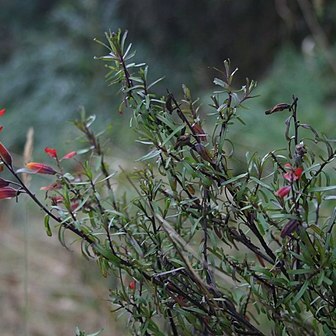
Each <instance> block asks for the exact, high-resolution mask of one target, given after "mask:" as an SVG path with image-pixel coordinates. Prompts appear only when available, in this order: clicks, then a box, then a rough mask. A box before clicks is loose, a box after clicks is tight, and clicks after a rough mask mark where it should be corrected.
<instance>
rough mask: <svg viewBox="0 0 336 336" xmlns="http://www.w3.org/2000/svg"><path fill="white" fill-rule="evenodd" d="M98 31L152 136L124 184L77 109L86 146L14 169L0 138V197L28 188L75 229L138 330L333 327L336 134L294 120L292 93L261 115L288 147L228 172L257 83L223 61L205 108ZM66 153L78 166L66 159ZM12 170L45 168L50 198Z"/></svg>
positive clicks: (120, 38)
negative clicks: (240, 82) (2, 173)
mask: <svg viewBox="0 0 336 336" xmlns="http://www.w3.org/2000/svg"><path fill="white" fill-rule="evenodd" d="M106 39H107V44H104V43H101V42H100V43H101V44H102V45H103V46H104V47H105V48H106V49H107V55H106V56H103V57H100V58H99V59H100V60H101V61H103V62H105V63H106V67H107V69H108V74H107V80H108V82H109V84H114V85H119V86H120V88H121V94H122V97H123V99H122V101H121V104H120V111H121V112H125V114H128V115H129V116H130V118H131V125H132V128H133V129H134V130H135V131H136V132H137V134H138V141H139V142H140V143H142V144H143V145H144V146H146V148H148V150H147V154H146V155H144V156H143V157H141V158H140V159H139V160H138V161H141V162H143V164H142V166H141V168H139V169H138V170H136V171H134V172H133V173H131V174H128V175H127V181H128V183H129V185H130V187H131V189H132V190H133V192H132V191H131V192H129V194H127V195H124V196H121V195H120V193H119V192H118V187H116V186H113V184H112V178H114V177H115V176H116V175H118V173H116V172H110V171H109V167H108V164H107V163H106V160H105V154H104V148H102V145H101V140H100V137H99V136H97V135H96V134H95V133H94V132H93V130H92V125H91V124H92V122H93V121H94V117H93V116H91V117H88V118H87V117H86V116H85V115H84V114H83V115H82V117H81V119H80V120H77V121H75V125H76V127H77V128H78V129H79V131H80V132H82V134H83V135H84V136H85V138H86V140H87V143H88V150H87V153H86V154H85V155H81V152H78V153H77V151H72V152H70V153H68V154H66V155H64V156H61V158H59V156H58V153H57V150H56V149H54V148H50V147H47V148H46V149H45V152H46V159H48V160H50V162H47V163H44V162H43V163H37V162H28V163H26V167H24V168H19V169H17V168H15V162H13V160H12V156H11V154H10V152H9V150H8V149H7V148H6V147H5V145H4V144H2V143H1V144H0V157H1V161H2V165H3V166H4V167H5V168H6V169H7V170H8V171H9V172H10V173H11V174H12V180H10V181H9V180H4V179H0V198H1V199H4V198H21V197H27V196H28V197H31V198H32V199H33V201H34V202H35V203H36V204H37V205H38V206H39V207H40V208H41V209H42V210H43V211H44V212H45V221H44V224H45V228H46V231H47V233H48V235H51V234H52V231H53V229H52V227H51V221H50V220H53V222H55V223H56V227H57V228H58V232H59V239H60V241H61V242H62V244H64V245H65V244H66V242H65V235H64V233H65V232H66V231H68V230H69V231H72V232H73V233H75V234H76V235H77V236H78V238H79V240H80V241H81V246H82V251H83V254H84V255H85V256H86V257H88V258H90V259H93V260H95V261H96V262H97V263H98V265H99V268H100V270H101V272H102V274H103V275H104V276H108V277H111V278H113V280H114V285H113V288H111V301H112V305H113V308H114V310H115V311H117V312H119V313H120V312H122V313H125V314H126V315H127V316H128V319H127V321H128V326H129V328H130V330H131V332H132V333H133V334H134V335H299V334H300V335H335V334H336V309H335V308H336V245H335V230H334V225H335V221H336V207H335V199H336V196H335V190H336V184H335V166H334V164H333V160H334V159H335V156H336V151H335V140H332V139H330V138H328V137H327V136H325V135H323V134H321V133H320V132H319V131H317V130H315V129H314V128H313V127H311V126H310V125H308V124H305V123H302V122H301V121H299V119H298V115H297V113H298V98H297V97H295V96H293V97H292V98H291V101H290V102H288V103H279V104H277V105H275V106H274V107H273V108H271V109H270V110H268V111H266V116H265V118H269V120H270V121H269V122H272V120H271V119H272V118H274V117H273V114H274V113H277V114H278V113H281V114H282V115H283V116H284V120H285V127H284V129H285V143H286V148H285V149H281V150H276V149H275V150H273V151H271V152H269V153H266V154H265V155H263V156H261V157H259V156H258V155H257V154H247V155H246V157H247V162H246V164H245V166H244V167H239V168H240V171H239V173H238V174H236V173H235V170H234V168H235V167H234V164H233V163H232V162H234V161H235V160H234V158H235V152H234V150H233V149H232V147H233V145H232V143H231V141H230V138H229V137H228V129H229V128H230V127H234V126H232V124H234V123H235V122H237V121H242V118H243V116H244V113H260V111H256V112H253V111H246V110H242V111H241V107H242V104H243V103H245V102H246V101H247V100H248V99H250V98H253V96H252V92H253V90H254V88H255V86H256V83H255V82H253V81H249V80H247V81H246V84H245V85H244V86H242V87H241V88H240V89H238V90H237V89H235V88H234V86H233V78H234V75H235V72H236V70H234V71H231V68H230V62H229V61H225V62H224V68H223V71H219V78H215V80H214V84H215V86H216V90H215V92H214V93H213V95H211V101H212V103H211V104H210V106H209V107H203V106H201V105H200V104H199V102H198V100H197V99H196V100H194V98H193V97H192V94H191V92H190V90H189V89H188V88H187V87H186V86H185V85H183V86H182V91H181V93H174V92H171V91H169V90H167V91H166V92H156V91H155V88H156V87H157V86H156V84H157V83H158V82H160V81H162V80H163V79H162V78H161V79H158V80H156V81H154V82H150V81H149V79H148V66H147V65H145V64H136V63H134V62H133V57H134V53H133V52H132V50H131V45H126V33H124V34H123V33H121V32H120V31H119V32H117V33H108V34H106ZM0 111H1V113H0V114H1V115H2V114H4V110H0ZM201 112H202V114H201ZM247 132H248V130H247ZM279 132H280V130H279ZM270 140H271V139H270ZM4 142H5V141H4ZM72 150H73V149H72ZM82 152H85V150H84V151H82ZM48 157H49V158H48ZM66 159H71V160H76V171H74V172H72V171H71V172H69V171H65V170H64V167H63V165H62V164H63V160H66ZM52 160H53V162H52ZM97 162H98V164H97ZM21 173H25V174H27V173H31V174H46V175H50V184H49V185H47V186H45V187H43V188H42V189H43V190H45V192H46V200H45V201H41V200H39V199H38V198H37V197H36V195H35V194H33V193H32V192H31V191H30V189H29V188H28V187H27V186H26V185H25V184H24V182H23V180H22V178H21ZM119 174H124V171H123V170H122V169H121V172H120V173H119ZM22 194H24V195H22ZM125 321H126V319H125Z"/></svg>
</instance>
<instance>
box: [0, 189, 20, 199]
mask: <svg viewBox="0 0 336 336" xmlns="http://www.w3.org/2000/svg"><path fill="white" fill-rule="evenodd" d="M19 193H20V192H19V191H18V190H16V189H14V188H12V187H2V188H0V199H7V198H13V197H16V196H17V195H18V194H19Z"/></svg>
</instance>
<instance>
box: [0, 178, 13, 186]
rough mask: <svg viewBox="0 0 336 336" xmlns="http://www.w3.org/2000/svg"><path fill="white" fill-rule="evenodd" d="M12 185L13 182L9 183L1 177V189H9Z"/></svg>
mask: <svg viewBox="0 0 336 336" xmlns="http://www.w3.org/2000/svg"><path fill="white" fill-rule="evenodd" d="M10 183H11V181H7V180H5V179H3V178H1V177H0V188H3V187H7V186H9V184H10Z"/></svg>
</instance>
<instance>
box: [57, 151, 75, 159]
mask: <svg viewBox="0 0 336 336" xmlns="http://www.w3.org/2000/svg"><path fill="white" fill-rule="evenodd" d="M75 155H77V152H75V151H73V152H70V153H68V154H65V155H64V156H63V157H62V159H61V160H66V159H71V158H73V157H74V156H75Z"/></svg>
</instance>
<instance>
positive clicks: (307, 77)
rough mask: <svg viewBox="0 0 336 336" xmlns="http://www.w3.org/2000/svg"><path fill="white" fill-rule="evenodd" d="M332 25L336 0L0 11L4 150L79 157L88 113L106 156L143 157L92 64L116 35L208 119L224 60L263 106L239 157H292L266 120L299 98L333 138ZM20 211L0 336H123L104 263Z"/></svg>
mask: <svg viewBox="0 0 336 336" xmlns="http://www.w3.org/2000/svg"><path fill="white" fill-rule="evenodd" d="M335 17H336V1H334V0H312V1H309V0H297V1H296V0H295V1H289V0H288V1H286V0H271V1H270V0H240V1H239V0H207V1H205V0H170V1H156V0H143V1H138V0H114V1H113V0H110V1H108V0H100V1H94V0H77V1H69V0H68V1H65V0H63V1H62V0H58V1H56V0H48V1H45V0H30V1H20V0H0V33H1V40H0V92H1V94H0V108H4V107H5V108H6V109H7V113H6V115H5V116H4V117H3V118H2V120H1V124H4V126H5V129H4V131H3V132H2V133H1V138H2V140H1V141H3V142H4V143H5V144H6V145H7V146H8V147H9V148H10V150H11V151H13V152H14V153H16V154H17V156H18V162H20V156H21V153H22V151H23V146H24V143H25V138H26V132H27V130H28V128H29V127H30V126H33V127H34V129H35V138H34V159H35V160H42V159H45V158H46V156H45V154H44V153H43V148H44V147H46V146H51V147H56V148H57V149H58V150H59V151H60V152H63V151H64V152H69V151H71V150H76V149H79V148H77V147H76V146H80V144H79V143H78V144H77V143H76V142H75V141H74V139H75V138H76V137H77V135H78V134H77V133H76V132H75V130H74V128H73V126H72V125H71V123H70V121H71V120H73V119H75V118H77V117H78V111H79V109H80V108H81V106H84V107H85V109H86V111H87V114H95V115H97V123H96V124H97V125H96V128H97V129H98V130H101V129H104V128H106V126H107V125H110V126H109V127H107V130H106V136H107V138H109V139H110V140H111V142H110V144H109V145H108V146H107V148H106V150H107V152H108V154H109V155H111V158H112V160H113V161H114V162H116V161H118V162H120V160H126V159H129V157H130V156H131V155H135V154H134V153H135V151H134V150H133V148H134V135H132V132H131V131H129V121H128V116H127V115H125V114H124V115H120V114H119V113H118V106H119V101H120V97H119V96H118V93H117V89H116V88H111V87H108V86H107V84H106V83H105V81H104V75H105V72H106V71H105V68H104V66H103V64H102V63H100V62H99V61H96V60H94V56H99V55H103V54H104V53H105V52H106V50H104V49H103V48H102V47H101V46H100V45H98V44H97V43H95V42H94V41H93V39H94V38H98V39H100V40H103V39H104V32H105V31H108V30H116V29H118V28H119V27H120V28H122V29H127V30H128V31H129V42H133V47H134V49H136V50H137V56H136V60H137V61H139V62H142V61H145V62H146V63H147V64H149V66H150V71H151V75H150V77H151V79H153V80H154V79H156V78H158V77H161V76H165V75H166V76H167V77H166V79H165V81H164V82H163V84H162V85H161V87H160V90H162V94H163V95H164V94H165V92H166V89H169V90H170V91H173V92H176V95H177V96H180V95H181V84H182V83H184V84H186V85H187V86H189V87H190V88H191V89H192V91H193V95H194V97H197V96H199V97H201V98H202V99H204V100H203V104H202V107H201V112H202V113H203V114H204V115H206V114H207V112H208V107H207V99H208V98H206V97H208V95H209V93H210V92H211V91H212V90H213V85H212V80H213V77H214V76H218V74H217V73H216V72H215V71H214V70H213V68H214V67H218V68H221V67H222V64H223V60H224V59H227V58H230V59H231V62H232V64H233V66H234V67H236V66H237V67H239V72H238V77H237V80H236V85H237V88H238V87H240V86H241V85H243V84H244V78H245V77H249V78H251V79H255V80H257V81H258V83H259V85H258V89H257V94H259V95H260V97H258V98H256V99H254V100H252V101H250V102H248V103H247V104H246V106H247V107H248V109H247V110H243V111H242V112H241V116H242V117H243V119H244V120H245V121H246V125H245V126H243V125H237V126H235V127H234V128H233V129H232V133H231V136H232V139H233V141H234V142H235V143H236V144H238V145H239V147H240V148H241V150H242V155H243V151H250V152H254V151H258V152H259V153H261V154H262V153H264V152H266V151H268V150H270V149H273V148H274V143H276V144H277V145H276V146H278V147H283V146H284V142H283V123H284V119H285V118H284V116H283V115H282V114H278V115H272V116H269V117H267V118H266V117H265V115H264V111H265V110H266V109H268V108H270V107H272V106H273V105H275V104H276V103H279V102H290V101H291V96H292V94H295V95H296V96H298V97H299V113H300V115H299V116H300V119H301V120H302V121H303V120H304V121H305V122H306V123H309V124H312V125H313V126H314V127H315V128H318V129H320V130H323V132H324V133H326V134H328V135H329V137H334V136H335V121H336V114H335V106H336V96H335V89H336V43H335V42H336V21H335V20H334V18H335ZM74 147H76V148H74ZM237 147H238V146H237ZM134 158H136V157H135V156H134ZM237 164H239V162H238V163H237ZM22 204H23V203H20V205H18V204H15V202H14V201H3V203H2V205H1V224H0V225H1V229H2V235H0V260H1V273H0V285H1V287H0V307H2V308H1V309H2V310H3V311H4V312H2V311H0V333H1V335H5V336H7V335H8V336H10V335H31V336H38V335H47V336H49V335H50V336H53V335H61V334H62V335H70V334H73V333H74V328H75V326H76V325H79V326H80V327H82V328H84V329H86V330H87V331H90V332H92V331H93V330H94V329H96V330H97V329H98V328H99V327H102V328H104V329H105V331H106V332H105V333H104V335H105V334H106V335H107V334H108V335H118V333H117V331H116V329H115V323H114V322H113V317H112V316H111V315H110V314H109V308H108V303H107V298H108V292H107V290H105V288H104V286H105V285H104V283H103V282H102V281H101V280H100V279H96V278H95V277H94V278H92V273H94V272H92V269H95V265H93V263H92V264H89V263H88V262H85V261H83V260H82V258H81V257H80V256H78V254H77V253H76V252H73V253H68V252H67V251H66V250H63V249H62V248H61V247H60V246H59V243H58V242H57V239H56V238H52V239H50V238H47V237H45V234H44V231H43V229H42V224H41V218H40V216H39V213H37V214H36V213H34V214H33V215H32V214H31V210H29V215H28V217H27V214H26V211H27V209H30V205H29V204H27V205H26V206H22ZM5 209H6V210H5ZM74 260H75V261H74ZM79 260H80V261H79ZM60 261H61V262H60ZM63 261H64V262H63ZM119 334H120V335H123V334H125V332H119Z"/></svg>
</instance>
